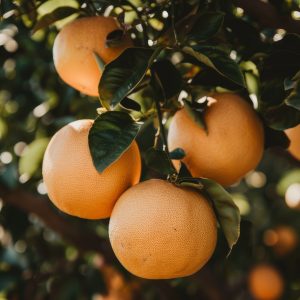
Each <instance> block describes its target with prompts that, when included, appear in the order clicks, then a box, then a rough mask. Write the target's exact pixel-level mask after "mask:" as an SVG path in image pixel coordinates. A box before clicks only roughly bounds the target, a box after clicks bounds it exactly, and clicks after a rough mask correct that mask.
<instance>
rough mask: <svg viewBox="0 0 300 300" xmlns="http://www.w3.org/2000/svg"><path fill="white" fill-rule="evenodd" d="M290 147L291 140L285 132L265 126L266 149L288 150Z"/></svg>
mask: <svg viewBox="0 0 300 300" xmlns="http://www.w3.org/2000/svg"><path fill="white" fill-rule="evenodd" d="M289 145H290V140H289V139H288V137H287V135H286V134H285V132H284V131H281V130H275V129H272V128H270V127H268V126H265V149H268V148H274V147H281V148H288V147H289Z"/></svg>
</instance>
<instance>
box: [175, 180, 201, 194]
mask: <svg viewBox="0 0 300 300" xmlns="http://www.w3.org/2000/svg"><path fill="white" fill-rule="evenodd" d="M175 184H176V185H178V186H182V187H183V186H184V187H191V188H194V189H197V190H200V191H201V190H203V188H204V185H203V183H202V182H201V179H200V178H193V177H181V178H178V179H177V180H176V182H175Z"/></svg>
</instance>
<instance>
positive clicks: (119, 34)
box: [105, 29, 124, 48]
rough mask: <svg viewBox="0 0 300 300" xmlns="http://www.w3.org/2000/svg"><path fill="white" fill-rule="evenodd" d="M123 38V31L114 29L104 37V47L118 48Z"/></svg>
mask: <svg viewBox="0 0 300 300" xmlns="http://www.w3.org/2000/svg"><path fill="white" fill-rule="evenodd" d="M123 38H124V31H123V30H122V29H116V30H114V31H112V32H110V33H109V34H108V35H107V36H106V42H105V45H106V46H107V47H108V48H114V47H120V45H122V43H123Z"/></svg>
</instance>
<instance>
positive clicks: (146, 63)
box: [99, 48, 161, 107]
mask: <svg viewBox="0 0 300 300" xmlns="http://www.w3.org/2000/svg"><path fill="white" fill-rule="evenodd" d="M160 51H161V48H157V49H156V50H153V49H148V48H127V49H126V50H125V51H124V52H123V53H122V54H121V55H120V56H119V57H117V58H116V59H115V60H114V61H112V62H110V63H109V64H107V65H106V66H105V68H104V71H103V74H102V76H101V79H100V83H99V93H100V99H101V101H102V102H105V103H106V104H107V105H109V106H111V107H115V106H116V105H117V104H119V103H120V102H121V101H122V100H123V99H124V98H125V97H126V96H127V95H128V94H129V93H130V92H132V91H133V90H134V88H135V87H136V86H137V85H138V84H139V83H140V82H141V80H142V79H143V77H144V76H145V74H146V72H147V70H148V69H149V67H150V66H151V64H152V63H153V60H154V59H155V58H156V57H157V55H158V54H159V52H160Z"/></svg>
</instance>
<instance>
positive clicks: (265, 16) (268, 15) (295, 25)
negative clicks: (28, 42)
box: [233, 0, 300, 33]
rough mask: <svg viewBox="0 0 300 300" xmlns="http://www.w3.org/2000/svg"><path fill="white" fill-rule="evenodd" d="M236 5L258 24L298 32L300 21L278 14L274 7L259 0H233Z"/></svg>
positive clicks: (299, 30) (299, 31)
mask: <svg viewBox="0 0 300 300" xmlns="http://www.w3.org/2000/svg"><path fill="white" fill-rule="evenodd" d="M233 3H234V4H235V5H236V6H239V7H241V8H243V9H244V10H245V12H246V13H247V14H248V15H249V16H251V17H252V18H253V19H254V20H256V21H257V22H258V23H259V24H260V25H262V26H265V27H271V28H282V29H285V30H286V31H287V32H290V33H300V21H297V20H294V19H293V18H292V17H291V16H290V15H280V14H279V13H278V11H277V10H276V8H275V7H274V6H273V5H272V4H270V3H267V2H263V1H261V0H233Z"/></svg>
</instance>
